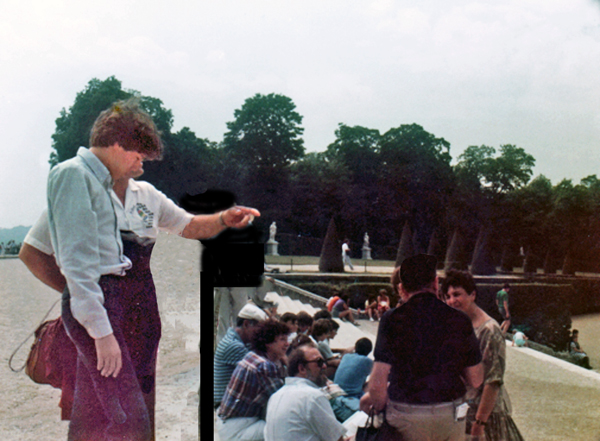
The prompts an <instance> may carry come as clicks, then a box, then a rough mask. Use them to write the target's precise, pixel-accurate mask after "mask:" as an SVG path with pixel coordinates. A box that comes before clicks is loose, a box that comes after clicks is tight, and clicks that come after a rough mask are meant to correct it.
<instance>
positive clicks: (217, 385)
mask: <svg viewBox="0 0 600 441" xmlns="http://www.w3.org/2000/svg"><path fill="white" fill-rule="evenodd" d="M249 351H250V350H249V349H248V347H246V345H244V342H243V341H242V339H241V338H240V335H239V334H238V333H237V332H236V331H235V329H234V328H229V329H228V330H227V332H226V333H225V336H224V337H223V338H222V339H221V341H220V342H219V344H218V345H217V350H216V351H215V361H214V381H213V394H214V396H213V401H214V404H215V406H216V405H218V404H220V403H221V400H222V399H223V395H224V394H225V389H227V385H228V384H229V380H231V375H232V374H233V371H234V369H235V367H236V366H237V364H238V362H239V361H240V360H241V359H242V358H244V357H245V356H246V354H247V353H248V352H249Z"/></svg>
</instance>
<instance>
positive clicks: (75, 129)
mask: <svg viewBox="0 0 600 441" xmlns="http://www.w3.org/2000/svg"><path fill="white" fill-rule="evenodd" d="M130 96H131V93H129V92H126V91H124V90H123V89H122V88H121V82H120V81H119V80H117V79H116V78H115V77H114V76H112V77H108V78H107V79H106V80H104V81H100V80H98V79H97V78H93V79H91V80H90V82H89V83H88V84H87V86H86V88H85V89H84V90H83V91H81V92H79V93H77V96H76V97H75V102H74V103H73V105H72V106H71V107H70V108H69V110H68V111H67V110H65V109H64V108H63V109H62V110H61V111H60V116H59V117H58V118H57V119H56V131H55V132H54V134H53V135H52V140H53V142H52V148H53V149H54V150H55V151H54V152H52V153H51V154H50V164H51V165H52V166H54V165H56V164H58V163H59V162H63V161H65V160H67V159H69V158H72V157H73V156H75V155H76V154H77V149H78V148H79V147H80V146H87V145H88V143H89V138H90V130H91V128H92V125H93V124H94V121H96V118H97V117H98V115H99V114H100V112H102V111H103V110H105V109H107V108H108V107H109V106H110V105H111V104H112V103H114V102H115V101H117V100H122V99H126V98H129V97H130Z"/></svg>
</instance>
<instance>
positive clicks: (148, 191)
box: [19, 170, 266, 436]
mask: <svg viewBox="0 0 600 441" xmlns="http://www.w3.org/2000/svg"><path fill="white" fill-rule="evenodd" d="M142 173H143V170H137V171H135V173H133V176H131V177H138V176H140V175H141V174H142ZM117 193H118V194H119V195H121V196H118V195H117ZM110 194H111V197H112V199H113V203H114V204H115V205H114V207H115V214H116V216H117V221H118V225H119V230H120V231H121V238H122V240H123V245H124V254H125V255H126V256H127V257H128V258H130V259H131V260H132V262H133V265H132V268H131V270H129V271H127V273H126V274H125V276H124V279H126V280H127V281H128V285H129V290H130V291H131V292H133V291H134V290H135V291H136V294H133V293H132V294H131V295H130V297H129V299H130V301H133V302H134V303H135V304H136V307H137V308H138V309H139V308H141V310H142V311H144V313H143V314H142V315H143V320H142V319H141V318H142V315H139V314H136V315H130V316H129V317H128V318H127V319H126V320H125V321H124V323H125V325H124V326H126V327H129V328H130V330H129V331H127V332H125V334H126V335H127V336H128V337H129V341H128V344H129V345H130V346H129V351H130V354H133V357H132V361H133V363H134V370H135V372H136V375H137V377H138V381H139V382H140V384H141V385H142V392H143V396H144V401H145V402H146V405H147V407H148V412H149V417H150V422H151V426H152V433H154V405H155V378H156V351H157V349H158V342H159V339H160V328H161V325H160V317H159V315H158V310H157V304H156V292H155V289H154V283H153V280H152V274H151V273H150V266H149V262H150V253H151V252H152V249H153V246H154V243H155V240H156V238H157V236H158V231H159V230H161V231H167V232H169V233H171V234H178V235H181V236H183V237H188V238H192V239H193V238H195V237H193V236H192V233H191V231H192V230H191V227H190V228H188V226H190V225H191V226H193V225H194V224H197V223H199V224H203V226H202V227H200V228H198V231H202V233H200V236H202V235H209V234H215V232H218V231H220V230H222V229H223V226H222V225H221V222H220V220H219V219H218V217H217V216H216V215H211V216H206V215H198V216H193V215H191V214H189V213H187V212H186V211H185V210H183V209H181V208H179V207H178V206H176V205H175V204H174V203H173V202H172V201H171V200H170V199H168V198H167V197H166V196H165V195H164V194H162V193H161V192H160V191H158V190H157V189H156V188H155V187H153V186H152V185H151V184H149V183H147V182H143V181H134V180H133V179H131V178H130V177H124V178H123V179H118V180H116V181H115V183H114V186H113V189H112V190H111V191H110ZM138 207H144V210H138V209H137V208H138ZM241 209H242V211H244V210H246V209H245V207H241ZM231 214H232V213H226V214H225V215H224V217H225V218H226V219H227V222H228V224H229V225H232V226H233V225H237V226H238V227H239V226H244V222H242V223H236V221H235V219H234V217H232V216H231ZM255 214H256V213H255ZM143 217H145V218H146V219H151V222H150V223H148V222H145V223H144V222H143ZM127 230H133V231H131V232H130V233H124V232H125V231H127ZM199 238H201V237H199ZM19 258H20V259H21V260H22V261H23V263H25V265H26V266H27V268H28V269H29V270H30V271H31V272H32V274H33V275H35V276H36V277H37V278H38V279H40V280H41V281H42V282H44V283H45V284H46V285H48V286H50V287H51V288H53V289H55V290H57V291H58V292H61V293H62V292H63V290H64V289H65V286H66V283H67V282H66V280H65V277H64V276H63V275H62V273H61V272H60V269H59V268H58V266H57V264H56V260H55V258H54V249H53V247H52V242H51V239H50V231H49V227H48V215H47V211H46V210H44V212H43V213H42V215H41V216H40V218H39V219H38V221H37V222H36V223H35V224H34V226H33V227H32V228H31V229H30V230H29V232H28V234H27V236H26V237H25V239H24V241H23V246H22V247H21V251H20V253H19ZM138 303H139V304H138ZM265 318H266V314H265ZM142 335H143V336H142ZM133 336H136V338H135V339H134V338H132V337H133ZM134 346H135V347H134ZM246 352H247V350H246ZM244 354H245V353H244ZM242 357H243V355H242ZM242 357H240V359H241V358H242ZM61 358H63V359H64V360H66V361H65V363H64V368H63V380H62V386H61V400H60V407H61V418H62V419H63V420H69V419H70V418H71V410H72V403H73V395H74V388H75V373H76V372H75V371H76V358H77V352H76V350H75V349H74V347H73V348H71V347H64V348H61ZM237 361H239V360H236V362H237ZM234 367H235V366H234ZM232 371H233V367H232V368H231V371H230V372H229V374H231V372H232ZM229 376H230V375H229ZM229 376H228V379H229ZM226 385H227V384H225V385H224V386H223V390H222V391H221V396H222V394H223V392H224V390H225V386H226ZM153 436H154V435H153Z"/></svg>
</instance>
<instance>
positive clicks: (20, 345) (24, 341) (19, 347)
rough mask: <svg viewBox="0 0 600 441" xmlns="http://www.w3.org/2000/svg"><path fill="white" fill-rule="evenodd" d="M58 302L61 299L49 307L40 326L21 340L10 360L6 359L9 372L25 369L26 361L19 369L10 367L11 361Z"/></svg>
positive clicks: (42, 321)
mask: <svg viewBox="0 0 600 441" xmlns="http://www.w3.org/2000/svg"><path fill="white" fill-rule="evenodd" d="M60 301H61V299H58V300H57V301H56V302H54V303H53V304H52V306H51V307H50V309H49V310H48V312H47V313H46V315H45V316H44V318H43V319H42V320H41V321H40V324H39V325H37V326H36V327H35V329H34V330H33V332H31V334H29V335H28V336H27V338H25V340H23V341H22V342H21V344H19V346H17V349H15V350H14V351H13V353H12V354H10V358H9V359H8V367H9V368H10V370H11V371H13V372H21V371H22V370H23V369H25V366H26V365H27V360H26V361H25V363H23V366H21V367H20V368H19V369H15V368H14V367H13V366H12V359H13V357H14V356H15V355H17V352H18V351H19V349H21V348H22V347H23V345H24V344H25V343H26V342H27V340H29V339H30V338H31V336H33V335H35V331H37V330H38V328H39V327H40V326H41V325H42V323H44V321H45V320H46V319H47V318H48V316H49V315H50V313H51V312H52V310H53V309H54V307H55V306H56V304H57V303H58V302H60Z"/></svg>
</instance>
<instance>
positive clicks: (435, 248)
mask: <svg viewBox="0 0 600 441" xmlns="http://www.w3.org/2000/svg"><path fill="white" fill-rule="evenodd" d="M427 254H429V255H430V256H435V258H436V259H437V261H438V265H439V264H440V263H442V257H443V255H442V254H443V253H442V244H441V243H440V241H439V238H438V232H437V230H436V231H434V232H433V233H431V237H430V238H429V246H428V247H427Z"/></svg>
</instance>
